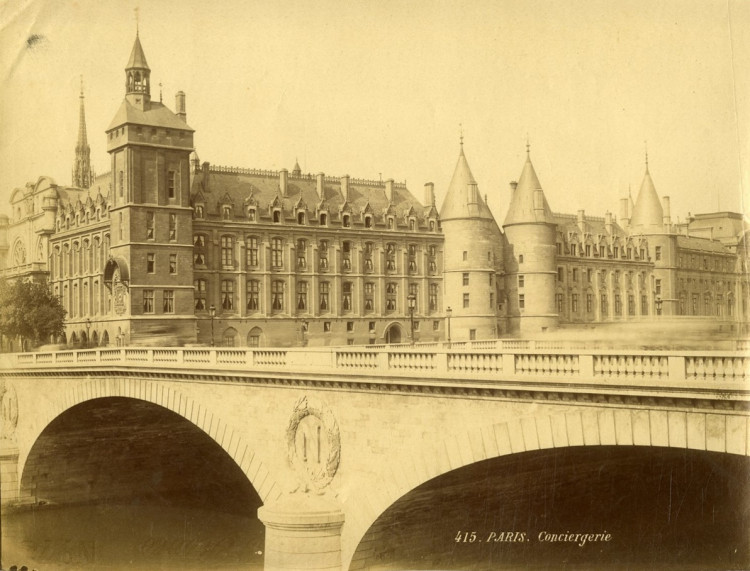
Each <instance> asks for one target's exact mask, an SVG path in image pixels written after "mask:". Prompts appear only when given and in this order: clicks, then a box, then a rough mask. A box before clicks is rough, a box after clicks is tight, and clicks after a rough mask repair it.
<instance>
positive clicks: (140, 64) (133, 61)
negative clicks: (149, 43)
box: [125, 33, 151, 110]
mask: <svg viewBox="0 0 750 571" xmlns="http://www.w3.org/2000/svg"><path fill="white" fill-rule="evenodd" d="M125 95H126V98H127V100H128V101H129V102H130V104H131V105H134V106H135V107H138V108H139V109H141V110H145V109H148V104H149V103H150V101H151V68H150V67H148V63H147V62H146V54H144V53H143V47H142V46H141V39H140V37H139V35H138V33H136V35H135V43H134V44H133V49H132V51H131V52H130V58H129V59H128V63H127V65H126V66H125Z"/></svg>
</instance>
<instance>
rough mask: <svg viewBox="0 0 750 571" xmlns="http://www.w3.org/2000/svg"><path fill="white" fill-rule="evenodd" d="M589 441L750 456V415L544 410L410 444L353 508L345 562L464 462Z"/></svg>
mask: <svg viewBox="0 0 750 571" xmlns="http://www.w3.org/2000/svg"><path fill="white" fill-rule="evenodd" d="M581 446H589V447H590V446H627V447H633V446H645V447H662V448H675V449H682V450H695V451H705V452H722V453H726V454H734V455H740V456H750V420H749V419H748V417H747V416H740V415H736V414H735V415H732V414H721V413H720V412H716V413H702V412H686V411H666V410H643V409H593V408H592V409H590V410H585V411H575V412H568V413H560V414H550V415H545V414H541V415H538V416H527V417H521V418H515V419H513V420H509V421H507V422H499V423H493V424H489V425H485V426H482V427H479V428H476V427H475V428H470V429H468V430H466V431H465V432H460V433H454V434H452V435H450V436H448V437H447V438H445V439H442V440H438V441H436V442H433V443H432V444H426V445H425V446H424V447H422V449H420V450H408V451H405V452H404V453H402V454H401V455H400V457H398V458H394V459H393V461H392V462H389V463H388V464H387V466H384V468H383V470H381V472H380V473H379V474H377V475H376V476H375V478H374V481H377V482H379V485H378V486H370V487H369V488H368V491H367V497H366V499H365V501H359V502H358V505H357V509H354V510H346V513H347V526H345V529H344V532H343V534H344V536H345V537H344V540H343V541H342V545H343V547H344V552H343V553H342V560H343V562H344V567H343V568H345V569H347V568H349V564H350V563H351V562H352V558H353V557H354V556H355V554H356V555H357V557H358V558H359V556H360V554H361V555H362V556H366V555H367V553H366V550H365V552H363V553H361V552H360V551H358V548H359V544H360V542H361V541H362V539H363V538H364V536H365V534H366V533H367V531H368V530H369V529H370V527H371V526H372V525H373V524H374V523H375V522H376V521H377V520H378V518H379V517H380V516H381V515H383V513H384V512H385V511H386V510H387V509H388V508H389V507H390V506H391V505H393V504H394V503H395V502H396V501H397V500H399V499H400V498H401V497H402V496H404V495H406V494H407V493H408V492H410V491H412V490H413V489H415V488H417V487H418V486H420V485H422V484H424V483H425V482H427V481H429V480H431V479H433V478H436V477H438V476H442V475H444V474H447V473H448V472H452V471H453V470H457V469H459V468H462V467H464V466H468V465H470V464H474V463H477V462H482V461H484V460H490V459H492V458H498V457H500V456H506V455H510V454H519V453H523V452H533V451H536V450H545V449H554V448H567V447H581Z"/></svg>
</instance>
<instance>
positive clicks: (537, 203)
mask: <svg viewBox="0 0 750 571" xmlns="http://www.w3.org/2000/svg"><path fill="white" fill-rule="evenodd" d="M536 222H543V223H549V224H554V218H553V216H552V210H551V209H550V207H549V204H548V203H547V197H546V196H544V190H543V189H542V184H541V183H540V182H539V177H538V176H537V175H536V170H534V165H533V164H532V163H531V156H530V153H529V149H528V148H527V149H526V163H524V165H523V170H522V171H521V177H520V178H519V179H518V186H517V187H516V190H515V191H513V196H512V197H511V199H510V206H509V207H508V214H507V215H506V216H505V223H504V224H503V225H504V226H509V225H511V224H528V223H536Z"/></svg>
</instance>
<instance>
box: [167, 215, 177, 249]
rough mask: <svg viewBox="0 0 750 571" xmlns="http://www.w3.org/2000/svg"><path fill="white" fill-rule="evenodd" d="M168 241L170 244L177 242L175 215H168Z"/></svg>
mask: <svg viewBox="0 0 750 571" xmlns="http://www.w3.org/2000/svg"><path fill="white" fill-rule="evenodd" d="M169 240H170V241H172V242H173V241H175V240H177V215H176V214H170V215H169Z"/></svg>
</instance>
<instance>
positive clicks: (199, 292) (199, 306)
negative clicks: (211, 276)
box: [193, 280, 206, 311]
mask: <svg viewBox="0 0 750 571" xmlns="http://www.w3.org/2000/svg"><path fill="white" fill-rule="evenodd" d="M193 292H194V293H193V295H194V296H195V309H196V311H205V309H206V280H195V281H193Z"/></svg>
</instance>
